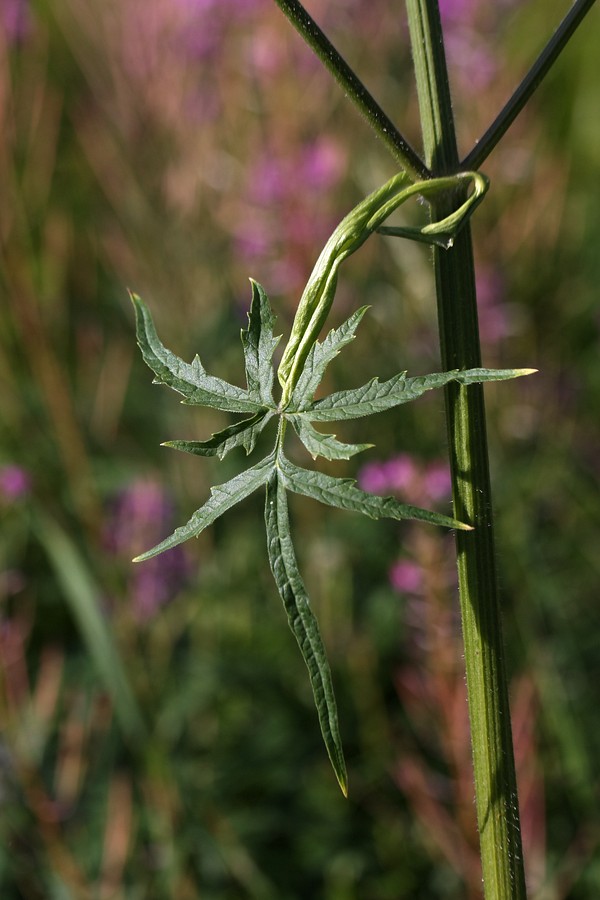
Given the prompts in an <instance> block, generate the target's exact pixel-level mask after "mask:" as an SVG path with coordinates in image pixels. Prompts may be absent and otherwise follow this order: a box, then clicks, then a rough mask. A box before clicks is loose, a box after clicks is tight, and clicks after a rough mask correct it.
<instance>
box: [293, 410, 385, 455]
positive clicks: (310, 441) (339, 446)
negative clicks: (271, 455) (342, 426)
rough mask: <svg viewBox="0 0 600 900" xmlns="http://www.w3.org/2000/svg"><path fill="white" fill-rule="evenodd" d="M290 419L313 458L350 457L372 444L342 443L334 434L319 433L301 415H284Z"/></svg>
mask: <svg viewBox="0 0 600 900" xmlns="http://www.w3.org/2000/svg"><path fill="white" fill-rule="evenodd" d="M286 418H288V419H290V420H291V422H292V424H293V426H294V428H295V429H296V433H297V434H298V437H299V438H300V440H301V441H302V443H303V444H304V446H305V447H306V449H307V450H308V452H309V453H310V455H311V456H312V458H313V459H316V458H317V456H323V457H324V458H325V459H350V457H351V456H355V455H356V454H357V453H362V451H363V450H368V449H369V448H370V447H372V446H373V444H343V443H342V442H341V441H338V439H337V438H336V436H335V435H334V434H321V432H320V431H317V429H316V428H313V426H312V425H311V424H310V422H309V421H308V420H307V419H306V418H304V417H302V416H294V415H292V416H286Z"/></svg>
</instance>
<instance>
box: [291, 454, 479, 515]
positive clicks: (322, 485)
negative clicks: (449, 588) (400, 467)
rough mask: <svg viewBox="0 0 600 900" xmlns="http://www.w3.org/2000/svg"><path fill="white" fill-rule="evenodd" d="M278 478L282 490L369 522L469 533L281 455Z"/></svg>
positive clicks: (416, 507) (353, 481)
mask: <svg viewBox="0 0 600 900" xmlns="http://www.w3.org/2000/svg"><path fill="white" fill-rule="evenodd" d="M279 464H280V471H281V478H282V481H283V484H284V485H285V487H286V488H287V489H288V490H290V491H294V493H296V494H304V495H305V496H306V497H311V498H312V499H313V500H319V501H320V502H321V503H327V504H328V505H329V506H336V507H338V508H339V509H349V510H353V511H354V512H360V513H363V514H364V515H366V516H369V517H370V518H371V519H382V518H388V519H417V520H419V521H421V522H429V523H430V524H431V525H442V526H444V527H446V528H458V529H460V530H462V531H472V530H473V529H472V527H471V526H470V525H465V523H464V522H459V521H458V520H457V519H452V518H450V517H449V516H443V515H442V514H441V513H436V512H432V511H431V510H428V509H421V508H420V507H418V506H410V505H408V504H406V503H399V502H398V501H397V500H395V499H394V498H393V497H378V496H377V495H375V494H369V493H367V491H363V490H361V489H360V488H359V487H356V482H355V480H354V479H353V478H335V477H334V476H332V475H325V474H324V473H323V472H316V471H311V470H310V469H301V468H300V467H299V466H296V465H294V463H292V462H290V460H289V459H286V458H285V457H283V456H280V458H279Z"/></svg>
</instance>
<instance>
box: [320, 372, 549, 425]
mask: <svg viewBox="0 0 600 900" xmlns="http://www.w3.org/2000/svg"><path fill="white" fill-rule="evenodd" d="M535 371H536V370H535V369H465V370H464V371H460V370H459V369H454V370H452V371H450V372H435V373H433V374H432V375H417V376H415V377H413V378H407V377H406V372H400V373H399V374H398V375H394V376H393V378H390V379H389V380H388V381H379V379H378V378H372V379H371V380H370V381H369V382H367V384H363V385H362V386H361V387H358V388H354V389H351V390H346V391H337V392H336V393H334V394H329V396H327V397H324V398H323V399H322V400H317V401H316V402H315V403H313V404H312V405H311V406H309V407H308V408H307V409H306V410H304V411H303V412H304V414H305V415H306V417H307V418H309V419H310V420H311V421H313V422H341V421H345V420H348V419H359V418H362V417H363V416H370V415H373V414H374V413H379V412H384V411H385V410H387V409H393V407H395V406H400V405H401V404H402V403H408V402H410V401H411V400H416V399H417V398H418V397H421V396H422V395H423V394H425V393H426V392H427V391H431V390H435V389H436V388H440V387H444V386H445V385H446V384H449V383H450V382H451V381H456V382H458V383H459V384H463V385H469V384H479V383H481V382H486V381H507V380H508V379H511V378H519V377H521V376H522V375H530V374H531V373H533V372H535Z"/></svg>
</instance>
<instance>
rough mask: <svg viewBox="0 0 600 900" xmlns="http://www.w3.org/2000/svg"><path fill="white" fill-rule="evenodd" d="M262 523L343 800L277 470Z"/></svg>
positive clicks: (322, 676)
mask: <svg viewBox="0 0 600 900" xmlns="http://www.w3.org/2000/svg"><path fill="white" fill-rule="evenodd" d="M265 523H266V528H267V547H268V551H269V562H270V564H271V570H272V572H273V577H274V579H275V583H276V585H277V589H278V590H279V594H280V596H281V599H282V601H283V605H284V607H285V611H286V613H287V617H288V622H289V626H290V628H291V630H292V631H293V633H294V636H295V638H296V640H297V641H298V646H299V647H300V651H301V653H302V656H303V657H304V661H305V663H306V666H307V668H308V673H309V676H310V683H311V687H312V690H313V695H314V698H315V705H316V708H317V714H318V717H319V724H320V726H321V733H322V735H323V740H324V741H325V747H326V748H327V753H328V754H329V759H330V760H331V765H332V766H333V771H334V772H335V775H336V778H337V780H338V782H339V785H340V787H341V789H342V792H343V794H344V796H346V797H347V796H348V777H347V774H346V763H345V761H344V753H343V750H342V742H341V738H340V730H339V723H338V714H337V705H336V702H335V695H334V693H333V682H332V679H331V670H330V668H329V663H328V662H327V656H326V654H325V648H324V646H323V641H322V639H321V634H320V632H319V626H318V624H317V620H316V618H315V615H314V613H313V611H312V609H311V607H310V601H309V599H308V595H307V593H306V588H305V587H304V582H303V581H302V577H301V575H300V572H299V571H298V563H297V562H296V554H295V552H294V546H293V544H292V538H291V534H290V522H289V515H288V508H287V498H286V493H285V487H284V483H283V480H282V478H281V477H280V473H279V470H278V469H277V468H276V469H274V470H273V472H272V473H271V476H270V478H269V480H268V482H267V499H266V504H265Z"/></svg>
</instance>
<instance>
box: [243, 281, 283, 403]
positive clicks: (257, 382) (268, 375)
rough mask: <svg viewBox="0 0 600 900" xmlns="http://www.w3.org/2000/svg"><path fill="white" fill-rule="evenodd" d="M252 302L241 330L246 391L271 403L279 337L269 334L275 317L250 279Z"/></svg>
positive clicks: (258, 400) (260, 401)
mask: <svg viewBox="0 0 600 900" xmlns="http://www.w3.org/2000/svg"><path fill="white" fill-rule="evenodd" d="M250 283H251V285H252V301H251V303H250V312H249V313H248V328H247V330H245V331H244V330H243V331H242V346H243V348H244V360H245V364H246V381H247V384H248V394H249V395H250V396H251V397H252V399H254V400H256V401H257V402H258V403H261V404H263V405H264V406H273V405H274V401H273V379H274V376H275V373H274V371H273V365H272V360H273V353H274V351H275V347H276V346H277V344H278V343H279V341H280V337H281V336H279V337H275V338H274V337H273V323H274V322H275V316H274V315H273V311H272V309H271V305H270V303H269V298H268V297H267V295H266V293H265V291H264V288H263V287H262V286H261V285H260V284H258V282H257V281H253V280H252V279H250Z"/></svg>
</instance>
